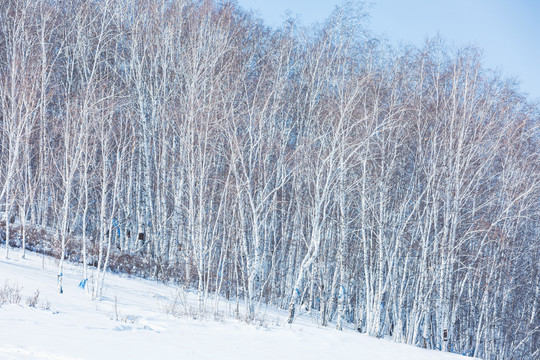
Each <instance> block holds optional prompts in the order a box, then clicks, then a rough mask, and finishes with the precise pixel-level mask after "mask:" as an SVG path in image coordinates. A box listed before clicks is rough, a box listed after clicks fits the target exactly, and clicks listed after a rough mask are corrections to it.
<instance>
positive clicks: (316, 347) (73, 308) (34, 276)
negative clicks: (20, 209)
mask: <svg viewBox="0 0 540 360" xmlns="http://www.w3.org/2000/svg"><path fill="white" fill-rule="evenodd" d="M2 253H3V252H2ZM26 257H27V258H26V259H22V258H21V253H19V252H17V251H15V250H12V252H11V253H10V259H9V260H5V259H2V260H0V288H2V289H3V288H4V286H5V284H6V282H7V284H8V286H11V287H14V286H16V285H18V286H19V287H20V288H21V291H20V293H21V301H20V303H19V304H18V305H16V304H4V305H1V306H0V359H131V360H134V359H253V358H255V359H296V360H299V359H311V360H312V359H344V358H354V359H359V360H361V359H377V360H386V359H388V360H390V359H392V360H395V359H414V360H423V359H425V360H428V359H429V360H444V359H448V360H451V359H453V360H458V359H466V358H465V357H462V356H459V355H455V354H449V353H441V352H438V351H431V350H424V349H420V348H416V347H412V346H408V345H404V344H396V343H393V342H390V341H386V340H382V339H375V338H371V337H369V336H366V335H363V334H359V333H357V332H355V331H352V330H346V331H343V332H339V331H337V330H334V329H332V328H323V327H320V326H317V325H315V324H314V323H313V322H312V321H311V318H310V316H309V315H308V314H304V315H302V316H300V317H299V318H298V320H297V321H296V322H295V324H293V325H288V324H286V321H285V320H286V317H287V313H286V312H284V311H281V310H277V309H262V310H261V311H260V313H259V317H258V320H257V321H254V322H253V323H252V324H247V323H246V322H242V321H238V320H235V319H234V317H233V316H232V314H233V313H234V310H233V308H234V307H235V305H234V304H231V303H225V302H222V303H221V304H220V306H219V309H218V310H219V313H220V314H222V315H220V316H214V315H208V316H207V317H205V318H203V319H194V318H193V317H194V316H189V308H190V304H195V297H194V296H191V295H190V294H189V293H184V294H186V297H185V298H183V297H181V298H182V299H185V301H186V302H180V303H179V309H180V310H181V309H182V308H184V310H185V311H184V314H185V313H187V314H188V315H184V316H180V317H174V316H171V315H169V314H167V311H165V309H166V308H170V304H171V303H173V298H175V297H177V295H178V290H177V287H174V286H168V285H164V284H160V283H156V282H152V281H148V280H143V279H134V278H126V277H122V276H116V275H113V274H108V275H107V277H106V279H105V281H106V289H105V290H104V294H105V295H104V298H103V300H102V301H92V300H91V299H90V298H89V297H88V296H87V295H86V294H85V291H84V290H82V289H81V288H79V287H78V284H79V282H80V280H81V269H80V268H79V267H77V266H74V265H68V266H67V268H66V270H65V273H64V282H63V283H64V294H57V293H56V271H57V265H56V262H57V260H56V259H53V258H49V257H43V256H41V255H37V254H34V253H27V255H26ZM36 290H39V298H38V303H37V304H36V305H35V306H34V307H31V306H28V305H27V299H28V298H29V297H32V295H33V294H34V293H35V291H36ZM175 294H176V295H175ZM180 294H182V293H180ZM209 307H211V308H214V307H215V304H209ZM209 313H213V311H209ZM467 359H470V358H467Z"/></svg>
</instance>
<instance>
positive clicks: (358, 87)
mask: <svg viewBox="0 0 540 360" xmlns="http://www.w3.org/2000/svg"><path fill="white" fill-rule="evenodd" d="M367 16H368V15H367V14H366V13H365V12H364V11H363V10H362V9H355V8H352V7H350V6H349V7H347V6H345V7H343V8H338V9H336V11H335V12H334V13H333V15H331V16H330V17H329V18H328V19H327V20H326V21H325V22H324V23H323V24H320V25H318V26H315V27H310V28H305V27H303V26H301V24H299V23H298V22H297V21H295V20H294V19H291V20H288V21H285V22H284V23H283V25H282V26H281V27H280V28H278V29H272V28H269V27H267V26H266V25H265V24H264V23H263V22H262V21H261V20H259V19H258V18H257V17H255V16H254V15H253V14H251V13H249V12H247V11H244V10H243V9H242V8H240V7H239V6H238V5H237V4H235V3H234V2H227V1H211V0H204V1H198V0H166V1H152V0H2V1H0V211H1V214H2V217H1V222H0V239H1V240H2V243H6V244H7V246H5V253H4V254H2V257H6V258H7V257H9V252H10V251H12V248H13V247H22V248H23V249H27V251H28V250H32V251H38V252H43V253H47V254H52V255H54V256H56V257H57V258H58V259H59V264H60V265H59V269H58V273H59V281H60V283H61V276H62V275H61V274H62V267H63V266H64V262H65V261H73V262H78V263H80V264H81V269H84V270H83V271H84V273H83V275H82V278H83V279H85V281H86V280H87V281H88V283H89V284H90V285H91V286H89V288H90V289H91V290H90V292H89V296H93V297H94V298H99V297H100V296H101V289H102V284H103V281H106V279H105V271H106V270H110V271H115V272H121V273H126V274H130V275H133V276H142V277H147V278H151V279H156V280H159V281H167V282H171V283H175V284H179V285H182V286H185V287H187V288H189V289H191V291H194V292H196V293H197V296H198V310H199V311H201V312H208V311H213V309H214V308H215V307H216V306H217V303H218V302H217V300H216V299H218V297H219V298H226V299H228V300H229V301H230V302H232V303H233V304H236V305H235V306H236V307H237V309H238V311H240V312H242V313H244V314H245V316H246V317H248V318H253V317H254V316H255V315H256V314H257V313H258V312H259V311H260V309H261V308H262V307H264V306H267V305H272V306H277V307H279V308H282V309H287V310H288V313H289V318H288V322H289V323H293V322H294V320H295V317H296V316H297V315H298V314H299V313H300V312H309V313H310V314H311V316H312V317H313V319H316V321H317V322H318V323H319V324H320V325H322V326H332V327H337V328H338V329H341V328H342V327H345V325H347V326H348V327H351V326H353V327H354V328H355V329H357V330H358V331H359V332H362V333H367V334H369V335H371V336H375V337H381V338H382V337H386V338H391V339H393V340H394V341H397V342H403V343H408V344H414V345H416V346H420V347H426V348H431V349H438V350H441V351H451V352H455V353H461V354H466V355H470V356H476V357H480V358H482V359H486V360H487V359H523V360H533V359H538V358H539V357H540V156H539V155H540V153H539V150H540V128H539V125H540V111H539V106H538V103H532V102H531V101H529V100H527V98H526V97H525V96H524V95H523V94H522V93H521V92H520V89H519V86H518V85H516V84H515V83H514V82H513V81H512V80H511V79H507V78H505V77H502V76H501V75H500V74H498V73H497V72H494V71H491V70H489V69H487V68H485V67H484V66H483V65H482V56H481V52H480V50H479V49H476V48H473V47H467V48H459V49H456V48H452V47H449V46H447V45H445V42H444V41H443V40H442V39H440V38H435V39H431V40H428V41H426V43H425V45H424V46H423V47H420V48H419V47H413V46H401V47H399V48H397V47H392V46H390V45H389V44H388V42H387V41H385V40H382V39H379V38H377V37H375V35H373V34H372V33H371V32H370V31H369V28H368V21H367V18H366V17H367ZM23 251H24V250H23ZM60 285H61V284H60ZM65 296H69V295H65Z"/></svg>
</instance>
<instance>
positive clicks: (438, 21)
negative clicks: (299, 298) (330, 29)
mask: <svg viewBox="0 0 540 360" xmlns="http://www.w3.org/2000/svg"><path fill="white" fill-rule="evenodd" d="M237 1H238V3H239V4H240V5H241V6H242V7H243V8H245V9H252V10H254V11H256V12H257V13H258V15H259V16H260V17H261V18H262V19H263V20H264V21H265V23H267V24H269V25H272V26H278V25H280V24H281V23H282V22H283V19H284V18H285V17H284V14H285V13H286V12H287V11H289V12H290V13H291V14H293V15H297V16H298V17H299V18H300V20H301V21H302V23H303V24H305V25H309V24H311V23H313V22H320V21H323V20H324V19H325V18H326V17H327V16H328V15H329V14H330V13H331V12H332V10H333V9H334V7H335V6H336V5H339V4H341V3H342V1H341V0H339V1H338V0H237ZM366 3H367V8H368V9H369V14H370V22H371V25H370V26H369V28H370V29H371V30H373V31H374V32H375V33H376V34H385V35H386V37H387V38H388V39H389V40H390V41H391V42H392V43H394V44H397V43H398V42H400V41H402V42H405V43H412V44H416V45H422V44H423V42H424V40H425V39H426V37H430V36H435V35H436V34H440V35H441V37H442V38H444V39H446V40H447V42H448V44H449V45H455V46H464V45H468V44H474V45H477V46H479V47H480V48H482V49H483V54H484V63H485V65H486V66H487V67H489V68H493V69H498V70H501V71H502V73H503V74H505V75H508V76H512V77H514V78H516V79H517V80H518V81H519V82H520V83H521V89H522V90H523V91H525V92H527V93H529V98H530V99H535V98H536V99H538V100H540V0H446V1H444V0H368V1H366Z"/></svg>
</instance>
